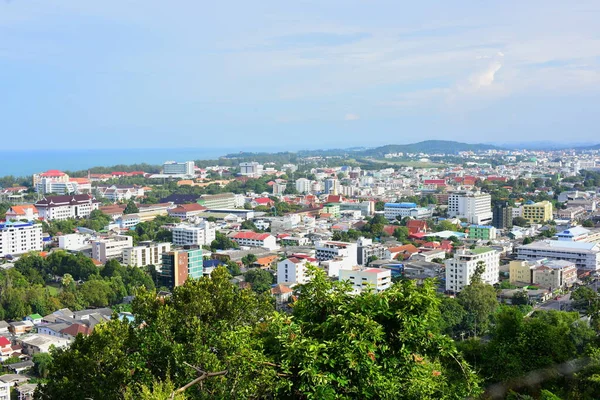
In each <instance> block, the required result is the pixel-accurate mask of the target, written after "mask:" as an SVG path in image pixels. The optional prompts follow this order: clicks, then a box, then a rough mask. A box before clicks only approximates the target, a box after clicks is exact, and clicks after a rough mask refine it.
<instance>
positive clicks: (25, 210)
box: [6, 204, 40, 222]
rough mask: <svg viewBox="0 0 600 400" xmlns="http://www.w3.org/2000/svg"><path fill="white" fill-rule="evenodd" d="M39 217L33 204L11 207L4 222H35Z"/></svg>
mask: <svg viewBox="0 0 600 400" xmlns="http://www.w3.org/2000/svg"><path fill="white" fill-rule="evenodd" d="M39 217H40V215H39V213H38V210H37V208H35V206H34V205H33V204H22V205H19V206H12V207H10V208H9V209H8V210H7V211H6V221H28V222H31V221H36V220H37V219H38V218H39Z"/></svg>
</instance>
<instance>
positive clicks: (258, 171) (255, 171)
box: [240, 161, 263, 178]
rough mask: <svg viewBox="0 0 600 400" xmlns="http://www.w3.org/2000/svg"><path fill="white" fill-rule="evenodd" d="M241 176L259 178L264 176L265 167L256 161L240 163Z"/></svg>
mask: <svg viewBox="0 0 600 400" xmlns="http://www.w3.org/2000/svg"><path fill="white" fill-rule="evenodd" d="M240 174H241V175H242V176H250V177H254V178H257V177H259V176H261V175H262V174H263V166H262V164H259V163H257V162H256V161H252V162H243V163H240Z"/></svg>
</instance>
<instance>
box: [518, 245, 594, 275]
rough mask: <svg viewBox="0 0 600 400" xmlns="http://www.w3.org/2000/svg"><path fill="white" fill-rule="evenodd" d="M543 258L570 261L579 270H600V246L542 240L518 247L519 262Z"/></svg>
mask: <svg viewBox="0 0 600 400" xmlns="http://www.w3.org/2000/svg"><path fill="white" fill-rule="evenodd" d="M542 258H547V259H550V260H565V261H570V262H572V263H574V264H575V266H576V267H577V269H581V270H588V271H597V270H599V269H600V245H599V244H597V243H586V242H575V241H573V242H570V241H565V240H541V241H538V242H533V243H530V244H526V245H523V246H520V247H517V259H519V260H528V261H535V260H539V259H542Z"/></svg>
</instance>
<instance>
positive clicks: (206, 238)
mask: <svg viewBox="0 0 600 400" xmlns="http://www.w3.org/2000/svg"><path fill="white" fill-rule="evenodd" d="M172 232H173V244H174V245H176V246H184V245H198V246H204V245H207V246H208V245H210V244H211V243H212V241H213V240H215V239H216V228H215V224H214V223H213V222H208V221H206V220H203V221H202V222H201V223H199V224H197V225H189V224H178V225H176V226H175V227H174V228H173V229H172Z"/></svg>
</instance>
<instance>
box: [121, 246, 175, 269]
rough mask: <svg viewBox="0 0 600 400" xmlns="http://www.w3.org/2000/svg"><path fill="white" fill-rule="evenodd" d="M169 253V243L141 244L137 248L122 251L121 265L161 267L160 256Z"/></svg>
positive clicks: (127, 248)
mask: <svg viewBox="0 0 600 400" xmlns="http://www.w3.org/2000/svg"><path fill="white" fill-rule="evenodd" d="M170 251H171V243H153V242H142V243H141V244H140V245H139V246H133V247H126V248H124V249H123V264H125V265H129V266H131V267H145V266H147V265H154V266H155V267H156V268H157V269H160V267H161V266H162V254H163V253H168V252H170Z"/></svg>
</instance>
